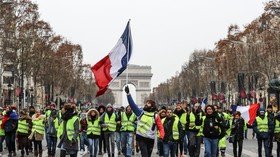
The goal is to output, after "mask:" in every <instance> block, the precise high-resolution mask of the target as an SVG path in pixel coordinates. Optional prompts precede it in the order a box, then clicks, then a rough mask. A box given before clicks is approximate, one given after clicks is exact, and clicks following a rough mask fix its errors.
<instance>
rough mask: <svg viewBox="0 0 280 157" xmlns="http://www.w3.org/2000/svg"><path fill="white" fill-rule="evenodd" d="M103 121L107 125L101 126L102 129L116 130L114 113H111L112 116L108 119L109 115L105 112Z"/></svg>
mask: <svg viewBox="0 0 280 157" xmlns="http://www.w3.org/2000/svg"><path fill="white" fill-rule="evenodd" d="M104 123H105V124H107V125H108V127H105V128H102V130H103V131H107V130H109V131H113V132H114V131H116V128H117V123H116V114H115V113H113V114H112V116H111V117H110V119H109V116H108V114H107V113H105V117H104Z"/></svg>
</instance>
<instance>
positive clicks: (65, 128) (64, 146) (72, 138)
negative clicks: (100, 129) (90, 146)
mask: <svg viewBox="0 0 280 157" xmlns="http://www.w3.org/2000/svg"><path fill="white" fill-rule="evenodd" d="M63 110H64V111H62V117H61V118H62V120H63V121H62V123H61V124H60V125H59V128H58V132H57V134H58V135H57V137H58V138H60V142H59V144H58V146H57V147H58V148H61V150H60V157H65V156H66V155H70V157H77V155H78V137H79V118H78V114H77V112H76V106H75V104H70V103H68V104H65V105H64V107H63Z"/></svg>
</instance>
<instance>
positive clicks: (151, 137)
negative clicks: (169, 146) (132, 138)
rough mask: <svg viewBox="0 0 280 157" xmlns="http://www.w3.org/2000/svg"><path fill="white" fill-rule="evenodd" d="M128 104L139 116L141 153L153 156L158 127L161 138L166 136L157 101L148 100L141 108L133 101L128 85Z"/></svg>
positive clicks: (137, 133)
mask: <svg viewBox="0 0 280 157" xmlns="http://www.w3.org/2000/svg"><path fill="white" fill-rule="evenodd" d="M125 92H126V94H127V100H128V104H129V106H130V107H131V109H132V111H133V113H134V114H135V115H136V116H137V119H138V123H137V129H136V141H137V142H138V144H139V147H140V150H141V155H142V156H143V157H151V154H152V152H153V147H154V142H155V135H156V128H157V130H158V132H159V138H160V139H162V138H163V137H164V128H163V125H162V122H161V119H160V117H159V115H158V114H156V113H155V112H156V110H157V108H156V103H155V102H154V101H153V100H147V101H146V102H145V106H144V108H143V109H140V108H139V107H138V106H137V105H136V104H135V102H134V101H133V99H132V97H131V95H130V93H129V88H128V86H126V87H125Z"/></svg>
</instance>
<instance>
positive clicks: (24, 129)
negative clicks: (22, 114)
mask: <svg viewBox="0 0 280 157" xmlns="http://www.w3.org/2000/svg"><path fill="white" fill-rule="evenodd" d="M28 131H29V124H28V123H27V122H26V120H19V121H18V128H17V132H20V133H24V134H28Z"/></svg>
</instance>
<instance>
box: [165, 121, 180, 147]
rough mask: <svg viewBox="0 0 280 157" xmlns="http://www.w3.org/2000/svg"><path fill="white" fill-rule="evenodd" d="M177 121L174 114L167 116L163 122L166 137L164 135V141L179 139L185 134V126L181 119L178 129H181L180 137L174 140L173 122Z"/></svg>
mask: <svg viewBox="0 0 280 157" xmlns="http://www.w3.org/2000/svg"><path fill="white" fill-rule="evenodd" d="M174 121H175V116H172V117H170V118H167V117H166V118H165V120H164V123H163V128H164V137H163V142H168V141H179V140H180V139H182V138H183V137H184V135H183V128H182V125H181V123H180V121H179V123H178V131H179V139H178V140H174V139H173V136H172V135H173V129H172V128H173V124H174Z"/></svg>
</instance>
